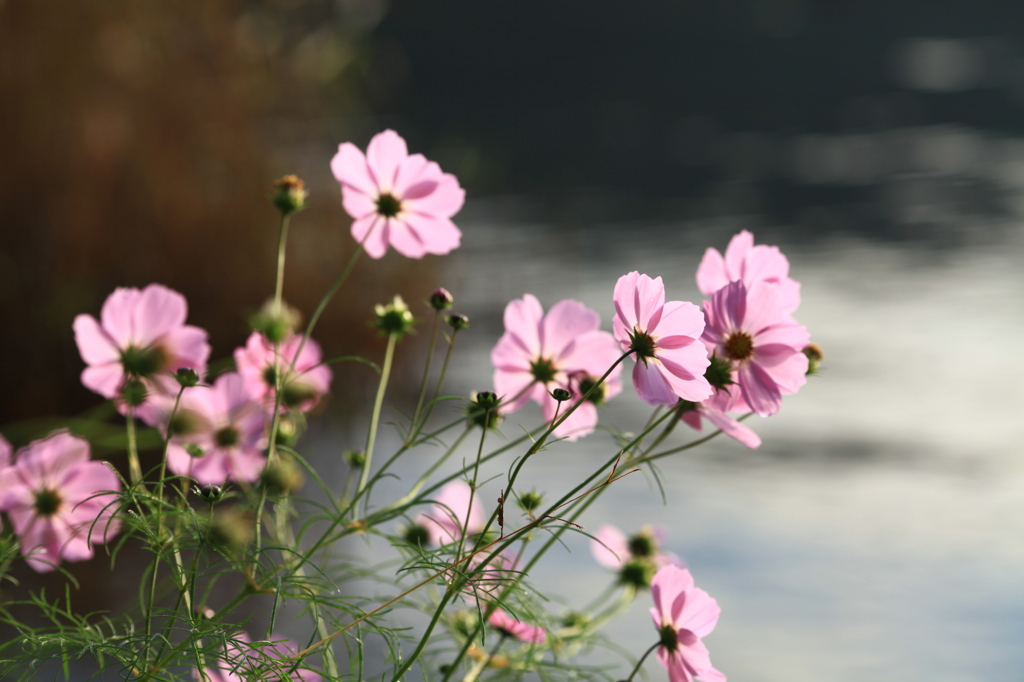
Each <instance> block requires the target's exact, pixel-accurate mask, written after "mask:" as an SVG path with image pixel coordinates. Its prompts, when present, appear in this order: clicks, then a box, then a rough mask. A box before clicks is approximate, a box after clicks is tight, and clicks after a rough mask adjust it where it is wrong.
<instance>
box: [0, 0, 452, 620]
mask: <svg viewBox="0 0 1024 682" xmlns="http://www.w3.org/2000/svg"><path fill="white" fill-rule="evenodd" d="M383 9H384V7H383V5H382V4H381V3H380V2H379V1H375V0H339V2H322V1H317V2H301V1H294V0H291V1H281V2H274V1H271V0H267V1H260V0H203V1H202V2H195V1H193V0H160V1H159V2H153V1H152V0H64V1H63V2H38V1H37V0H0V92H2V93H3V95H2V96H0V154H2V160H3V162H2V163H0V228H2V235H3V238H2V240H0V319H2V320H3V321H4V323H5V325H4V330H5V333H4V334H3V340H2V341H0V347H2V348H3V357H4V361H3V362H2V363H0V386H3V387H4V390H3V391H2V392H0V430H3V429H7V428H8V427H9V426H10V425H11V423H12V422H18V421H19V420H26V419H33V418H37V417H43V416H60V415H64V416H71V415H75V414H78V413H80V412H82V411H83V410H86V409H88V408H91V407H93V406H95V405H97V404H98V403H100V402H101V400H100V398H99V397H98V396H96V395H94V394H92V393H90V392H89V391H87V390H86V389H84V388H83V387H82V386H81V384H80V383H79V380H78V377H79V374H80V372H81V370H82V368H83V364H82V361H81V359H80V357H79V355H78V351H77V349H76V347H75V343H74V337H73V334H72V330H71V324H72V320H73V319H74V317H75V315H77V314H79V313H89V314H92V315H98V314H99V311H100V307H101V305H102V303H103V301H104V299H105V298H106V296H107V295H108V294H109V293H110V292H111V291H113V289H114V288H115V287H117V286H137V287H141V286H145V285H147V284H149V283H150V282H161V283H163V284H166V285H168V286H170V287H172V288H174V289H176V290H178V291H180V292H182V293H183V294H184V295H185V296H186V298H187V299H188V301H189V323H191V324H195V325H198V326H200V327H203V328H205V329H207V330H208V331H209V333H210V341H211V343H212V345H213V349H214V351H213V359H215V360H216V359H219V358H225V357H229V356H230V354H231V352H232V350H233V349H234V348H235V347H236V346H239V345H242V344H243V343H244V341H245V338H246V336H247V335H248V331H249V329H248V324H247V318H248V315H249V314H250V313H252V312H254V311H255V310H256V309H258V308H259V307H260V305H261V304H262V303H263V302H264V301H265V300H266V299H267V298H269V297H270V296H271V295H272V293H273V286H274V267H275V249H276V241H277V229H278V219H279V217H278V214H277V212H276V209H274V207H273V206H272V205H271V203H270V201H269V200H268V197H269V195H270V193H271V191H272V185H273V181H274V179H275V178H277V177H279V176H281V175H284V174H286V173H292V172H294V173H298V174H299V175H300V176H302V177H303V178H304V179H305V180H306V182H307V186H308V187H309V188H310V189H311V190H312V193H311V197H310V207H309V209H308V210H306V211H305V212H303V213H300V214H298V215H297V216H295V217H294V218H293V219H292V229H291V239H290V242H289V258H288V265H287V270H286V279H285V298H286V299H287V300H288V301H289V302H290V303H291V304H292V305H294V306H296V307H298V308H299V309H300V310H301V311H303V313H304V314H305V316H306V317H307V319H308V316H309V314H310V313H311V312H312V310H313V308H314V307H315V305H316V303H317V301H318V300H319V298H320V296H321V295H322V294H323V292H324V291H326V289H327V288H328V287H329V286H330V284H331V283H332V282H333V281H334V280H335V278H336V277H337V276H338V274H339V273H340V272H341V269H342V267H343V266H344V264H345V263H346V261H347V260H348V258H349V257H350V255H351V253H352V252H353V250H354V248H355V245H354V243H353V242H352V240H351V238H350V236H349V233H348V227H349V220H348V218H347V217H346V216H345V214H344V212H343V211H342V209H341V206H340V192H339V190H338V186H337V183H336V182H335V181H334V179H333V178H332V177H331V174H330V170H329V166H328V163H329V160H330V158H331V156H332V154H333V153H334V151H335V150H336V149H337V144H338V143H339V142H342V141H344V140H352V141H354V142H356V143H357V144H360V145H365V143H366V141H367V140H368V139H369V136H370V135H372V134H373V133H374V132H377V130H378V129H379V128H378V123H377V122H376V121H375V120H374V118H373V116H372V115H371V113H370V112H371V111H372V110H373V109H374V106H375V104H379V103H380V102H381V101H386V98H387V91H388V78H387V74H386V73H377V72H378V71H380V69H381V67H379V66H378V65H377V63H378V61H379V59H378V58H377V57H375V54H374V49H373V43H372V40H371V39H370V31H371V30H372V28H373V26H374V24H375V23H376V21H378V20H379V19H380V18H381V16H382V13H383ZM372 265H373V267H370V266H371V261H369V259H367V258H365V257H364V258H363V261H362V262H361V263H360V264H359V265H358V266H357V267H356V269H355V272H354V275H353V276H352V277H351V278H350V280H349V282H348V283H347V285H346V287H345V289H344V290H343V292H342V295H341V296H339V297H338V298H337V299H336V300H335V301H334V302H333V303H332V304H331V306H330V307H329V308H328V309H327V312H326V313H325V315H324V317H323V318H322V320H321V322H320V325H319V326H318V328H317V331H316V334H315V336H316V338H317V339H318V340H319V341H320V342H321V344H322V346H323V347H324V352H325V356H326V357H337V356H341V355H351V354H361V355H364V356H366V357H369V358H371V359H376V360H378V361H379V359H380V357H381V355H382V350H383V342H382V340H380V339H378V338H376V336H375V335H374V333H373V331H372V330H371V329H370V328H369V326H368V324H367V323H368V322H369V320H370V318H371V316H372V306H373V303H375V302H381V301H386V300H389V299H390V298H391V296H392V295H393V294H394V293H401V294H402V295H403V296H405V297H406V299H407V300H409V301H410V302H412V303H414V304H415V303H418V302H419V301H422V300H424V299H425V298H426V297H427V296H428V295H429V292H430V291H431V290H432V289H433V288H434V287H436V286H437V285H438V284H439V282H435V281H434V277H432V276H431V270H432V268H433V267H435V266H434V263H433V262H431V259H427V260H426V261H408V260H406V259H403V258H401V257H398V256H396V255H394V254H391V255H389V256H388V257H386V258H385V259H384V260H383V261H381V262H379V263H372ZM414 311H415V312H416V313H417V314H419V315H423V314H424V312H425V311H424V310H422V309H417V308H415V307H414ZM424 341H425V338H423V336H421V337H419V338H418V339H414V340H413V341H412V342H411V343H410V344H409V345H410V346H412V348H411V350H413V351H414V352H412V353H408V352H407V353H406V354H405V358H406V362H409V361H412V360H415V359H416V358H415V357H412V358H411V360H410V356H416V355H417V353H416V352H415V350H416V346H415V345H414V344H416V343H420V344H422V343H423V342H424ZM400 370H401V362H400V365H399V367H398V368H397V371H396V372H395V375H394V376H396V377H399V381H400V378H401V376H402V374H403V373H402V372H401V371H400ZM334 371H335V383H334V386H335V392H334V398H333V404H332V406H331V409H333V411H334V412H335V415H343V414H346V413H347V411H348V410H347V409H346V408H352V409H353V410H354V411H355V412H356V414H361V412H360V411H359V408H361V407H363V406H365V404H366V403H367V402H368V400H366V399H365V396H367V395H372V391H373V390H374V387H375V377H374V376H372V374H371V373H370V372H369V371H368V370H367V368H366V367H365V366H363V365H353V364H346V365H338V366H336V367H335V370H334ZM392 394H393V395H394V396H395V397H401V385H400V384H399V385H398V386H396V387H395V390H394V391H392ZM30 432H31V428H29V429H28V431H26V429H24V428H22V429H14V430H13V431H10V433H9V434H8V435H11V434H12V433H18V434H19V436H20V437H14V438H13V440H14V441H15V445H22V444H24V440H25V439H27V438H29V437H38V436H41V435H43V434H32V435H31V436H28V435H25V434H26V433H30ZM153 456H154V455H151V457H150V458H151V459H152V457H153ZM111 459H112V461H114V462H115V463H116V464H117V465H118V466H121V467H122V469H124V466H123V465H124V462H123V461H122V460H123V455H119V454H114V455H111ZM144 463H145V462H144ZM104 557H105V552H104V551H103V550H101V551H100V552H99V553H98V556H97V558H96V559H94V560H93V561H91V562H87V563H86V564H81V565H70V566H68V567H67V568H69V569H70V570H71V571H72V573H74V574H76V575H78V576H79V577H81V578H86V577H87V576H90V575H98V574H103V575H105V574H107V571H108V569H107V565H108V560H107V559H106V558H104ZM140 559H141V557H139V555H137V554H129V555H127V556H124V557H121V558H120V559H119V563H118V568H119V571H120V572H123V571H124V570H126V569H127V570H128V571H129V573H132V572H134V570H139V569H140V568H141V567H140V566H136V567H135V569H134V570H133V569H132V566H133V564H138V563H139V561H140ZM22 568H24V567H22ZM20 573H21V575H20V577H21V578H22V579H25V578H30V580H29V582H28V583H27V585H23V587H26V586H27V587H31V586H32V584H34V583H35V582H36V580H37V577H33V576H28V575H25V573H30V572H26V571H21V572H20ZM38 578H39V579H42V580H43V582H44V584H47V585H52V584H56V583H59V582H61V581H62V579H61V578H60V576H59V575H57V574H51V575H50V576H46V577H45V578H42V577H38ZM58 591H59V590H58ZM115 595H117V597H119V598H113V599H112V597H114V596H115ZM132 596H133V594H131V590H128V591H125V590H124V584H112V583H111V582H110V581H100V582H97V581H95V580H90V588H89V589H88V590H84V591H80V596H79V597H77V598H76V603H77V608H80V609H82V610H84V611H91V610H94V609H98V608H103V609H110V608H113V607H114V605H115V604H117V603H118V602H120V601H121V600H123V599H128V598H131V597H132Z"/></svg>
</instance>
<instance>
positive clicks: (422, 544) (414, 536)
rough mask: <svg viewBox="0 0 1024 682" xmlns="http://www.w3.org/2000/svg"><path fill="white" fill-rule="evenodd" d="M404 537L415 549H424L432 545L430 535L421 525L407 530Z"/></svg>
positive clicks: (415, 525)
mask: <svg viewBox="0 0 1024 682" xmlns="http://www.w3.org/2000/svg"><path fill="white" fill-rule="evenodd" d="M403 537H404V538H405V541H406V542H408V543H409V544H410V545H412V546H413V547H419V548H421V549H424V548H426V547H428V546H429V545H430V533H429V532H427V529H426V528H424V527H423V526H421V525H419V524H414V525H412V526H409V527H408V528H406V529H405V533H404V535H403Z"/></svg>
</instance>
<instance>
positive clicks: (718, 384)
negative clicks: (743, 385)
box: [704, 355, 735, 390]
mask: <svg viewBox="0 0 1024 682" xmlns="http://www.w3.org/2000/svg"><path fill="white" fill-rule="evenodd" d="M710 359H711V364H710V365H708V368H707V369H706V370H704V378H705V379H707V380H708V383H709V384H711V385H712V386H714V387H715V388H716V389H718V390H725V388H726V386H729V385H731V384H733V383H735V382H734V381H733V380H732V363H731V362H729V361H728V360H726V359H725V358H720V357H718V356H717V355H712V356H711V358H710Z"/></svg>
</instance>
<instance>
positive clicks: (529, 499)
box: [519, 490, 544, 512]
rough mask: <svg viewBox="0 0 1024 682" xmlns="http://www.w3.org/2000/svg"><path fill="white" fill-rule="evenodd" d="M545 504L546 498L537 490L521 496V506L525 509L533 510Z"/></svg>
mask: <svg viewBox="0 0 1024 682" xmlns="http://www.w3.org/2000/svg"><path fill="white" fill-rule="evenodd" d="M542 504H544V498H543V497H542V496H541V494H540V493H538V492H537V491H535V490H531V491H530V492H528V493H523V494H522V495H520V496H519V508H520V509H522V510H523V511H528V512H530V511H533V510H534V509H537V508H538V507H540V506H541V505H542Z"/></svg>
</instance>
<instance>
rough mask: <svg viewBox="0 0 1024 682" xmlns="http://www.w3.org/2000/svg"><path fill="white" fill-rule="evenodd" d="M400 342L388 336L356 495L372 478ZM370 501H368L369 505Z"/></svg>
mask: <svg viewBox="0 0 1024 682" xmlns="http://www.w3.org/2000/svg"><path fill="white" fill-rule="evenodd" d="M397 342H398V334H388V347H387V350H385V351H384V366H383V367H382V368H381V372H380V383H379V384H378V385H377V398H376V399H375V400H374V401H373V413H372V414H371V415H370V431H369V433H367V434H366V460H365V461H364V462H363V473H362V475H361V476H360V477H359V487H358V488H357V489H356V494H357V495H358V494H359V493H361V492H363V489H364V488H366V482H367V481H368V480H369V478H370V466H371V464H372V463H373V446H374V444H375V443H376V441H377V425H378V424H379V423H380V411H381V407H382V406H383V405H384V392H385V391H386V390H387V387H388V378H389V377H390V376H391V361H392V360H393V359H394V357H395V344H396V343H397ZM368 503H369V501H368V500H367V504H368Z"/></svg>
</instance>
